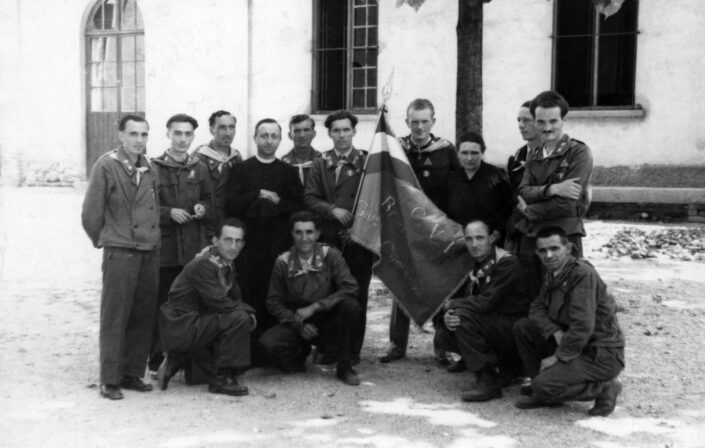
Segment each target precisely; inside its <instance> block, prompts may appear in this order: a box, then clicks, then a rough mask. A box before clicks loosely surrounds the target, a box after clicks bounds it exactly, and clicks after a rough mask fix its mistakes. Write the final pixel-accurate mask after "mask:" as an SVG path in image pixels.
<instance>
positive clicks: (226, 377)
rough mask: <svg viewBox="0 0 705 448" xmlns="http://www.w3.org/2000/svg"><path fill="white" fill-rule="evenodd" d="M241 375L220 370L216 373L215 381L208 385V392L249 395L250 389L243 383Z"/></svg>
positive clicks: (235, 395)
mask: <svg viewBox="0 0 705 448" xmlns="http://www.w3.org/2000/svg"><path fill="white" fill-rule="evenodd" d="M241 382H242V379H241V378H240V377H236V376H233V375H232V374H231V373H230V372H229V371H225V370H219V371H218V372H217V373H216V375H215V381H214V382H213V383H211V384H209V385H208V392H210V393H212V394H224V395H231V396H233V397H239V396H242V395H247V394H249V393H250V391H249V390H248V389H247V386H245V385H243V384H242V383H241Z"/></svg>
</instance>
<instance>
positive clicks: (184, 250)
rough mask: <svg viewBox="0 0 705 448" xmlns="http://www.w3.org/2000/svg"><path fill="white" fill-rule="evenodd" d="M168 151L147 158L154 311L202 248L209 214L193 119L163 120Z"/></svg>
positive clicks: (155, 340)
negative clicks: (155, 236)
mask: <svg viewBox="0 0 705 448" xmlns="http://www.w3.org/2000/svg"><path fill="white" fill-rule="evenodd" d="M166 128H167V137H168V138H169V140H170V141H171V145H170V147H169V149H167V150H166V151H165V152H164V154H162V155H161V156H159V157H156V158H154V159H152V163H154V166H155V168H156V169H157V171H158V173H159V215H160V217H159V226H160V228H161V231H162V247H161V250H160V251H159V261H160V263H159V294H158V296H157V310H158V309H159V307H160V306H161V305H162V304H163V303H165V302H166V300H167V295H168V294H169V288H171V284H172V283H173V282H174V279H175V278H176V276H177V275H179V273H180V272H181V270H182V269H183V268H184V265H186V263H188V262H189V261H191V260H192V259H193V257H194V256H195V255H196V254H197V253H198V252H200V251H201V249H203V248H204V247H206V245H207V242H206V225H207V224H208V223H209V222H210V219H208V218H210V217H212V214H213V204H212V203H211V185H210V179H209V174H208V168H206V166H205V165H204V164H203V163H201V162H199V161H198V158H197V157H194V156H189V154H188V149H189V148H190V147H191V142H193V137H194V131H195V130H196V128H198V122H197V121H196V119H195V118H193V117H190V116H188V115H185V114H177V115H174V116H173V117H171V118H169V120H168V121H167V122H166ZM158 322H159V315H158V314H157V315H156V316H155V322H154V331H153V337H152V350H151V352H150V353H151V354H150V356H149V363H148V368H149V370H150V371H152V372H156V371H157V369H158V368H159V365H160V364H161V363H162V359H163V356H162V352H161V348H160V346H159V325H158Z"/></svg>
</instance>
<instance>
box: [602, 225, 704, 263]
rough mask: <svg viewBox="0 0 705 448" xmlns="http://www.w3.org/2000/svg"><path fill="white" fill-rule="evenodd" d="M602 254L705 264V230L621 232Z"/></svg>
mask: <svg viewBox="0 0 705 448" xmlns="http://www.w3.org/2000/svg"><path fill="white" fill-rule="evenodd" d="M600 252H601V253H602V254H604V255H605V257H609V258H619V257H631V258H634V259H643V258H670V259H673V260H681V261H700V262H705V227H682V228H669V229H662V230H654V231H651V232H648V233H647V232H646V231H644V230H641V229H635V228H631V227H628V228H626V229H623V230H620V231H618V232H617V233H616V234H615V235H614V236H613V237H612V238H611V239H610V240H609V242H607V243H606V244H604V245H603V246H602V248H601V249H600Z"/></svg>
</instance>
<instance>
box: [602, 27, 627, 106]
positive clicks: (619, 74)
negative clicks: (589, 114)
mask: <svg viewBox="0 0 705 448" xmlns="http://www.w3.org/2000/svg"><path fill="white" fill-rule="evenodd" d="M635 54H636V35H621V36H602V37H600V54H599V58H598V74H597V79H598V83H597V105H599V106H627V105H632V104H634V67H635V65H636V61H635V56H634V55H635Z"/></svg>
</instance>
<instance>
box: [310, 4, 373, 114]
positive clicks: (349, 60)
mask: <svg viewBox="0 0 705 448" xmlns="http://www.w3.org/2000/svg"><path fill="white" fill-rule="evenodd" d="M324 1H326V0H313V10H312V11H313V22H312V23H313V36H312V40H311V60H312V64H311V68H312V72H311V114H313V115H321V116H325V115H327V114H329V113H331V112H335V110H328V109H323V108H321V107H320V106H319V93H320V88H319V86H320V82H319V77H318V69H319V61H318V56H319V41H318V35H319V26H320V21H319V14H318V11H319V9H320V5H321V3H322V2H324ZM346 2H347V5H346V8H347V33H346V36H345V53H346V54H345V70H346V79H345V105H344V107H343V109H347V110H349V111H351V112H353V113H355V114H360V115H371V114H376V113H377V105H376V104H375V107H371V108H370V107H368V108H353V107H352V102H353V77H354V69H353V66H352V65H353V62H354V53H355V50H356V47H355V41H354V31H355V29H354V21H355V17H354V16H355V14H354V8H355V0H346ZM379 4H380V2H379V0H377V6H376V11H377V25H376V28H377V41H376V42H375V45H374V46H371V47H368V46H365V47H358V48H357V49H360V48H364V49H365V50H367V51H369V50H372V49H374V50H376V53H377V56H376V59H377V60H376V61H375V63H376V65H375V69H376V70H377V79H376V80H375V97H377V96H378V95H379V6H380V5H379ZM368 22H369V20H368ZM365 27H367V28H369V23H367V24H366V25H365ZM378 100H379V99H377V101H378Z"/></svg>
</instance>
